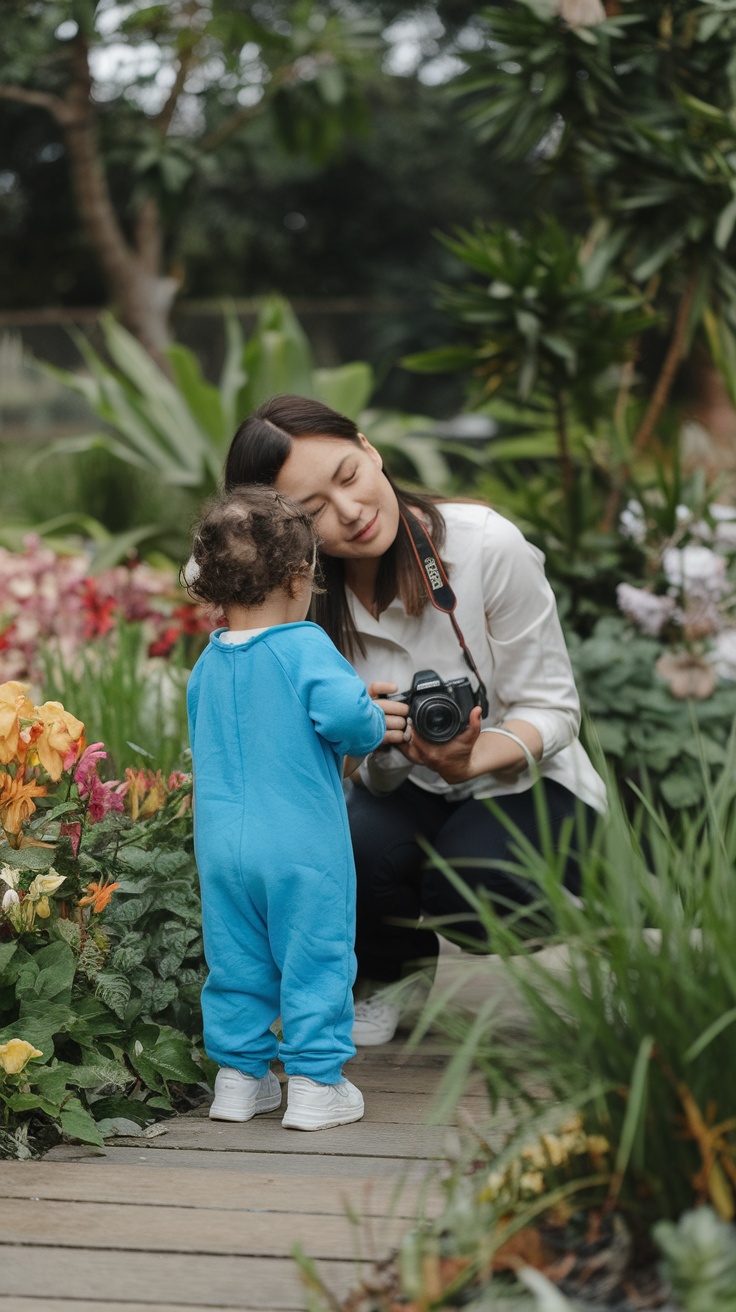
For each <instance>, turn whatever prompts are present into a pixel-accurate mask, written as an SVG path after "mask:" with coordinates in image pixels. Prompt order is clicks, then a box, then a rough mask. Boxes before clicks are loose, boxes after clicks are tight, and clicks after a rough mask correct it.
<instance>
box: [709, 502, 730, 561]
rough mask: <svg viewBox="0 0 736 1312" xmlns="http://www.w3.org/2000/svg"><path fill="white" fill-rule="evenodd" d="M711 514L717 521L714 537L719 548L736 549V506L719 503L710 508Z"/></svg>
mask: <svg viewBox="0 0 736 1312" xmlns="http://www.w3.org/2000/svg"><path fill="white" fill-rule="evenodd" d="M710 513H711V515H712V516H713V518H714V520H715V521H716V526H715V529H714V532H713V536H714V538H715V540H716V542H717V543H718V544H719V546H722V547H726V548H730V549H731V550H733V549H734V548H735V547H736V506H722V505H720V504H719V503H718V502H714V504H713V505H712V506H711V507H710Z"/></svg>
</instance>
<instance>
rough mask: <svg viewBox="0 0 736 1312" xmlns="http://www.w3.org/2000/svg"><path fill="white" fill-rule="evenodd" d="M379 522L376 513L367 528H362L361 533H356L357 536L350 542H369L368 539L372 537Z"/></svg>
mask: <svg viewBox="0 0 736 1312" xmlns="http://www.w3.org/2000/svg"><path fill="white" fill-rule="evenodd" d="M377 522H378V511H376V513H375V515H374V516H373V518H372V519H371V520H369V521H368V523H367V524H366V525H365V527H364V528H362V529H361V530H360V532H359V533H356V534H355V536H354V537H352V538H351V539H350V541H351V542H367V541H368V539H369V538H370V537H371V535H372V533H373V530H374V528H375V527H376V524H377Z"/></svg>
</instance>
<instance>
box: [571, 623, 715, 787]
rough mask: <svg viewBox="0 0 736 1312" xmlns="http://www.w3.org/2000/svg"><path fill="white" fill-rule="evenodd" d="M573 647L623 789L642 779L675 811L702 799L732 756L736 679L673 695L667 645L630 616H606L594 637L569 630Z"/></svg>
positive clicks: (596, 733)
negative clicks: (664, 666)
mask: <svg viewBox="0 0 736 1312" xmlns="http://www.w3.org/2000/svg"><path fill="white" fill-rule="evenodd" d="M568 646H569V650H570V656H571V659H572V663H573V669H574V671H575V679H576V683H577V685H578V689H579V691H580V696H581V701H582V703H583V705H584V707H585V710H586V712H587V713H588V715H589V716H590V717H591V719H592V721H593V726H594V729H593V737H594V740H595V739H597V740H598V742H599V743H600V746H601V748H602V750H603V751H604V752H605V753H606V756H607V757H608V759H609V761H610V763H611V765H612V767H613V769H614V771H615V774H616V777H617V779H618V780H619V782H620V783H621V784H622V786H623V787H624V789H625V790H626V785H627V782H628V781H632V780H633V781H638V783H639V785H640V786H644V787H651V789H652V790H653V792H654V795H655V796H656V797H658V798H661V799H662V800H663V801H664V803H665V804H666V805H667V806H668V807H670V808H672V809H673V810H682V809H683V808H687V807H698V806H700V805H702V804H703V802H704V800H705V796H706V793H707V787H708V779H709V778H716V777H718V775H719V774H720V772H721V771H722V770H723V769H724V767H725V765H726V762H727V760H728V759H729V743H730V740H731V735H732V726H733V724H734V723H735V722H736V684H733V683H721V684H719V685H718V686H717V687H716V689H715V691H714V692H713V693H712V694H711V696H710V697H708V698H706V699H705V700H704V701H686V700H682V699H679V698H677V697H674V696H673V695H672V693H671V692H670V690H669V688H668V686H667V684H666V683H665V681H664V679H663V678H661V676H660V675H659V674H658V673H657V670H656V668H655V666H656V661H657V659H658V658H659V657H660V656H661V655H662V654H663V653H664V652H666V651H667V650H669V647H668V644H667V643H665V642H660V641H659V640H658V639H656V638H650V637H646V636H645V635H644V634H642V633H638V632H637V631H636V630H635V629H633V628H632V626H631V625H630V624H629V623H628V621H627V620H625V619H624V618H623V616H615V615H609V616H603V617H602V618H600V619H599V620H598V622H597V623H596V624H595V626H594V628H593V631H592V633H591V635H590V637H588V638H584V639H576V637H575V635H574V634H572V633H568Z"/></svg>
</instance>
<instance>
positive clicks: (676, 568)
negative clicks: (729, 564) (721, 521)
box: [662, 546, 729, 601]
mask: <svg viewBox="0 0 736 1312" xmlns="http://www.w3.org/2000/svg"><path fill="white" fill-rule="evenodd" d="M662 568H663V570H664V572H665V574H666V576H667V580H668V582H669V583H670V585H671V586H672V587H673V588H678V589H681V590H682V591H683V592H684V593H685V594H686V595H687V596H689V597H696V598H698V599H699V600H701V601H717V600H718V598H719V597H722V596H723V595H724V593H726V592H727V591H728V588H729V581H728V578H727V576H726V562H725V560H724V558H723V556H718V555H716V553H715V551H711V549H710V547H698V546H687V547H668V548H667V550H666V551H665V553H664V556H663V557H662Z"/></svg>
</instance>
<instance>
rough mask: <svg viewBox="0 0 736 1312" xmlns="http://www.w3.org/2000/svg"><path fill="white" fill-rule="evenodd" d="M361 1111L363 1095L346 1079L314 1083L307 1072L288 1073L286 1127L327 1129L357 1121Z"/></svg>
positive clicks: (291, 1128) (363, 1107) (284, 1124)
mask: <svg viewBox="0 0 736 1312" xmlns="http://www.w3.org/2000/svg"><path fill="white" fill-rule="evenodd" d="M364 1111H365V1104H364V1102H363V1095H362V1093H361V1092H360V1089H356V1087H355V1085H354V1084H351V1083H350V1080H340V1082H339V1084H317V1082H316V1080H310V1079H309V1076H307V1075H290V1076H289V1093H288V1099H287V1106H286V1113H285V1115H284V1119H283V1120H282V1122H281V1124H282V1125H283V1127H284V1129H286V1130H329V1129H330V1128H331V1127H332V1126H333V1125H349V1124H350V1122H351V1121H359V1120H360V1119H361V1117H362V1115H363V1112H364Z"/></svg>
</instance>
